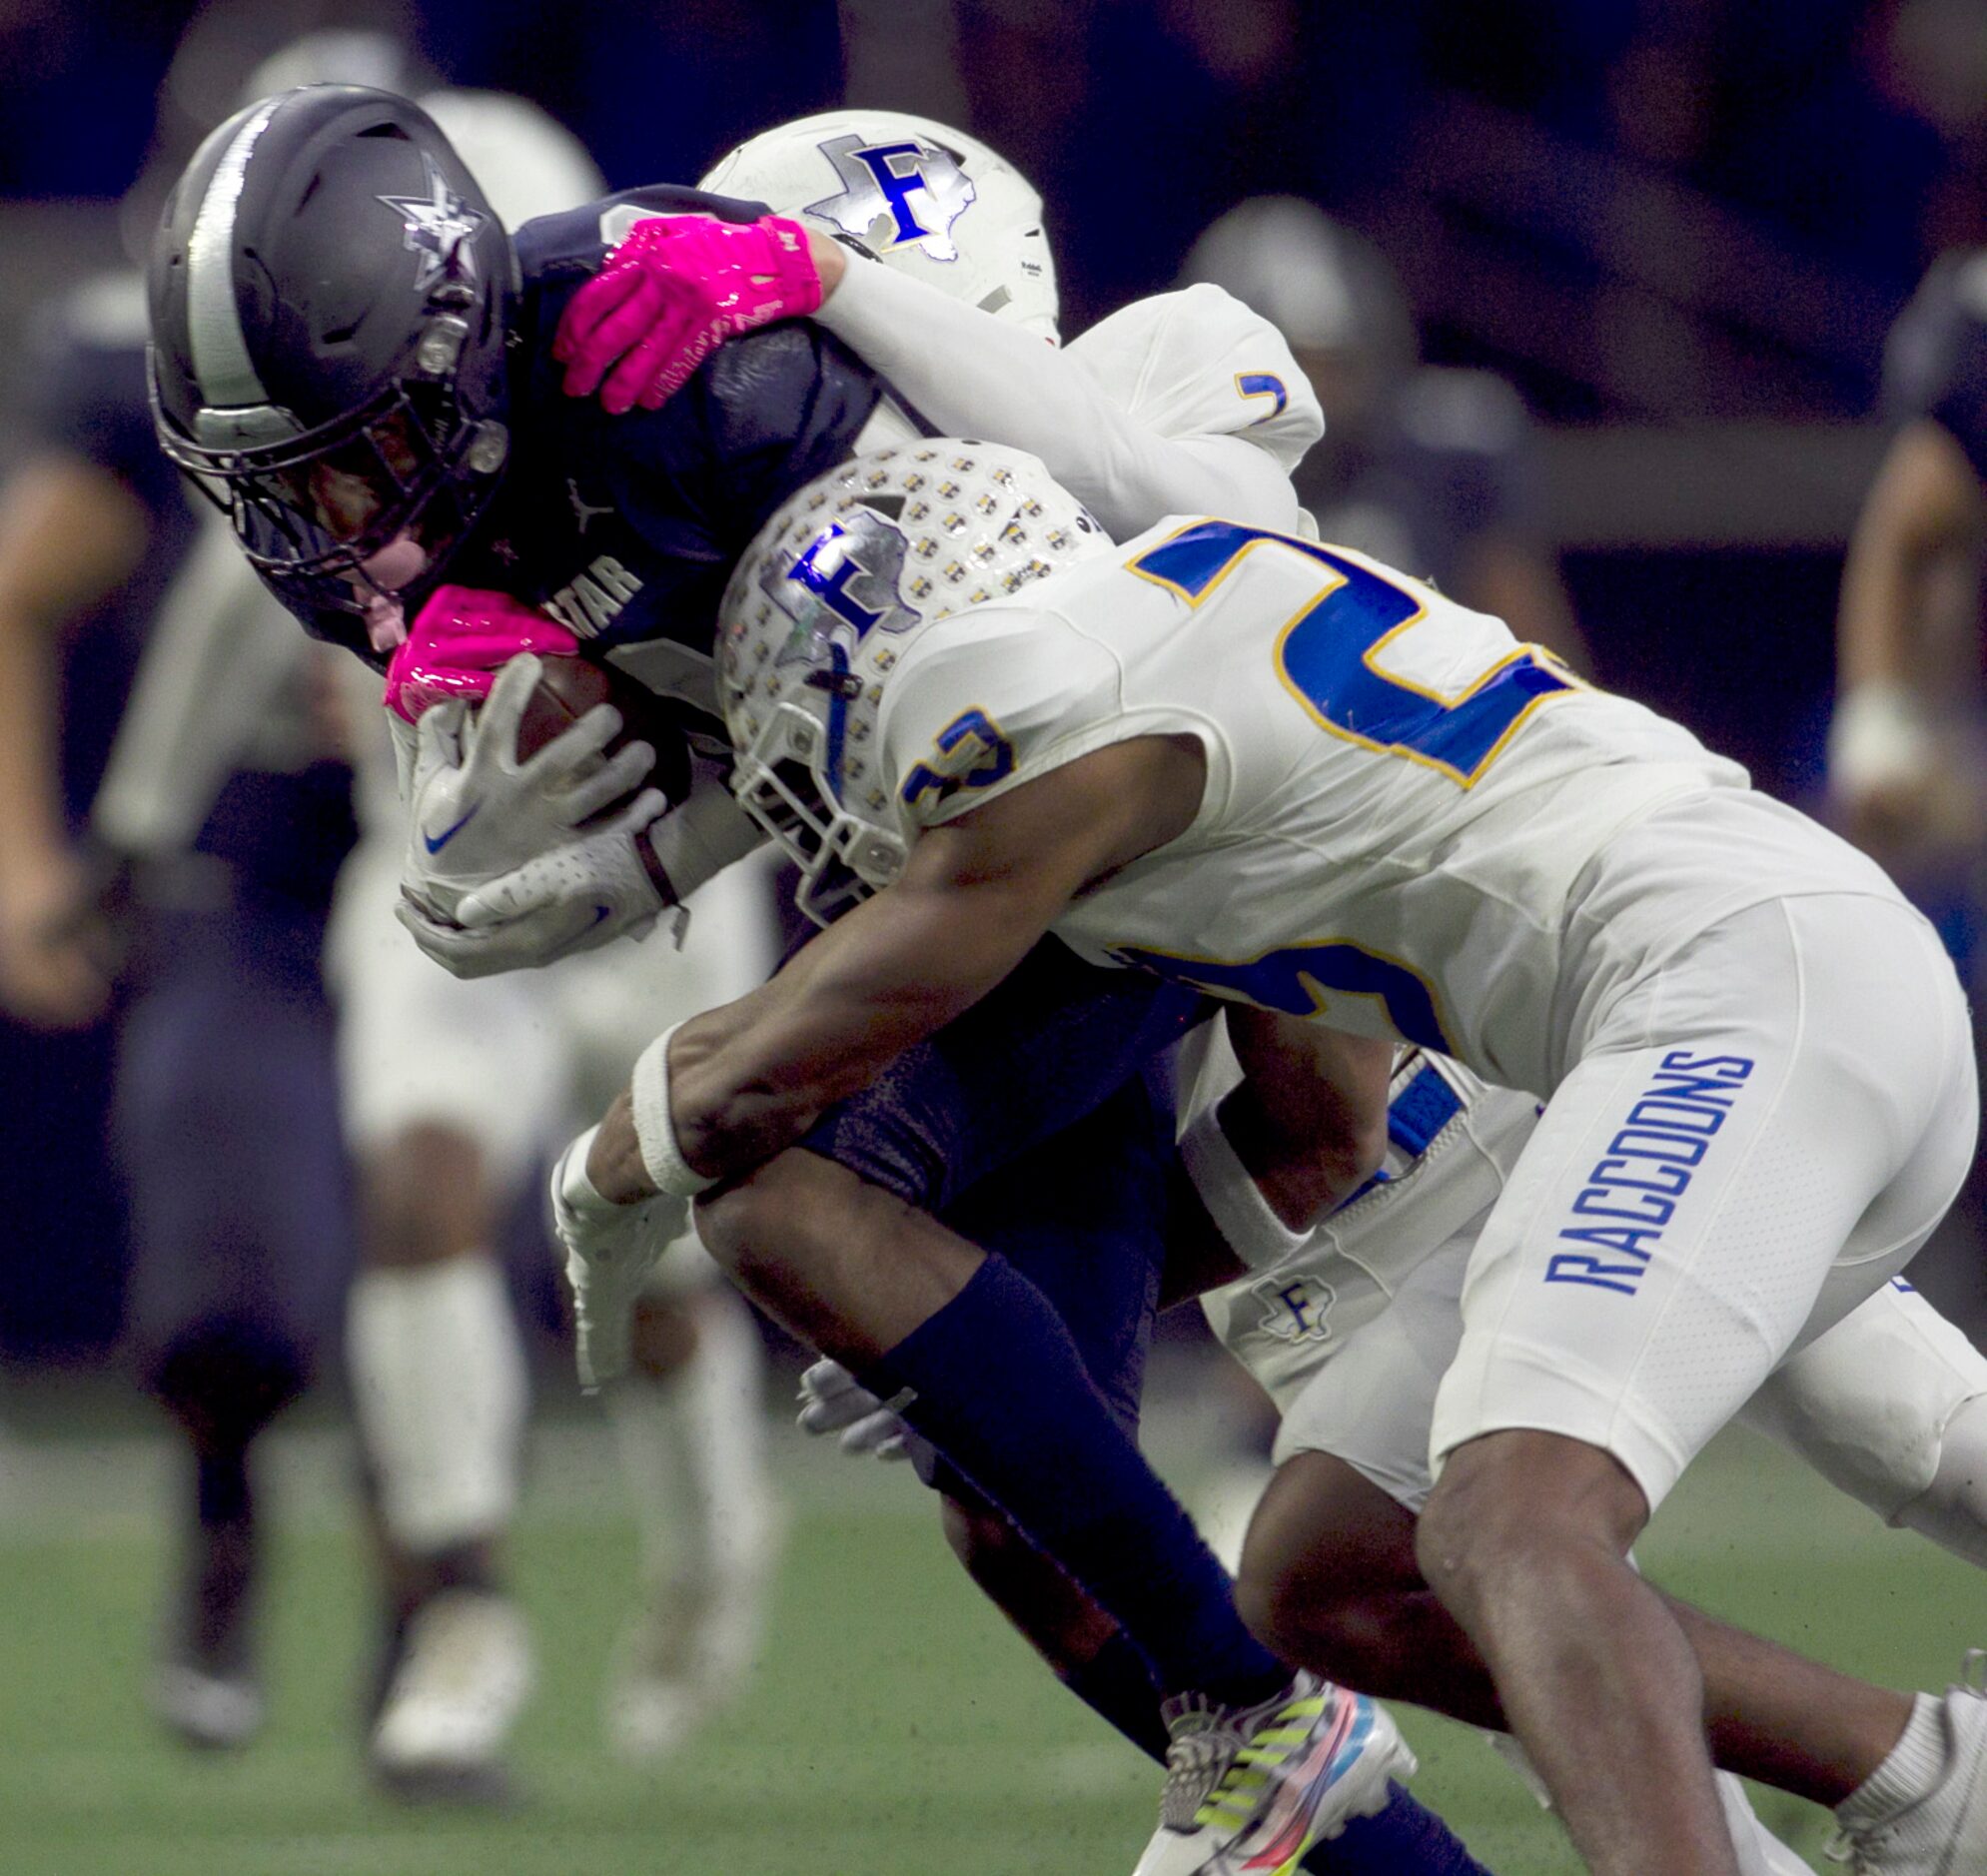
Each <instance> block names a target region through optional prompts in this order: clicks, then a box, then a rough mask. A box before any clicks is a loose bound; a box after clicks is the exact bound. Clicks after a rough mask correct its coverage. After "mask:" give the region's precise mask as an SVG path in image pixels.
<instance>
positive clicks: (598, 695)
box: [517, 654, 689, 815]
mask: <svg viewBox="0 0 1987 1876" xmlns="http://www.w3.org/2000/svg"><path fill="white" fill-rule="evenodd" d="M541 655H542V654H541ZM543 662H544V671H543V673H542V675H540V677H539V678H538V682H537V685H536V687H535V688H534V689H533V690H532V692H531V696H530V700H529V701H528V702H527V703H526V704H525V705H524V714H523V717H522V718H521V720H520V721H519V722H518V725H517V755H518V759H519V760H520V761H523V760H528V759H529V758H530V757H531V756H534V755H536V754H537V752H538V751H539V750H540V749H542V748H543V747H544V746H545V745H546V744H547V743H549V742H551V741H552V740H553V739H554V738H555V737H557V736H559V735H560V734H562V733H563V732H564V731H566V730H568V729H570V728H571V727H572V725H573V724H574V723H576V722H577V721H578V720H579V719H580V718H581V717H582V716H584V715H585V714H586V712H587V711H588V710H590V709H592V708H593V707H594V705H595V704H600V703H611V704H612V705H613V706H614V708H615V709H617V710H618V711H620V713H621V727H620V729H619V731H618V733H617V734H616V735H615V736H614V739H613V741H611V742H610V743H608V744H607V747H606V753H607V754H608V755H613V754H615V753H616V752H617V751H618V750H620V749H622V748H625V747H626V745H627V744H628V743H630V742H645V743H647V744H648V745H649V747H650V748H652V749H653V750H654V751H655V764H654V767H653V768H651V769H650V770H649V772H648V774H647V776H646V777H645V778H644V780H643V784H642V785H643V786H644V787H647V786H653V787H656V788H660V789H661V790H662V792H663V793H664V794H665V795H667V796H668V797H669V799H670V800H671V801H672V802H675V801H680V800H682V798H683V797H684V796H685V795H686V794H687V793H688V792H689V745H688V743H687V742H686V741H685V740H684V736H683V731H682V728H681V726H680V725H679V724H678V723H677V721H676V719H675V718H674V717H673V716H672V715H671V714H670V710H669V706H668V705H667V704H666V703H664V702H663V700H662V699H661V698H660V697H658V696H657V695H656V694H655V693H654V691H652V690H650V689H649V688H648V686H647V685H646V684H644V683H642V682H640V681H639V680H638V679H637V678H633V677H630V676H628V674H627V673H626V672H625V671H618V670H616V669H615V668H614V667H613V666H612V665H611V664H598V663H595V662H594V660H593V659H591V658H583V657H554V656H545V657H544V659H543ZM627 798H628V797H627V796H622V797H621V799H620V800H618V801H614V802H610V803H609V804H608V806H607V807H605V808H603V809H602V810H601V813H602V814H603V815H605V814H611V813H613V812H614V810H615V809H617V808H619V807H620V806H622V805H623V803H624V802H625V801H626V800H627Z"/></svg>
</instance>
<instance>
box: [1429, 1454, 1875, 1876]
mask: <svg viewBox="0 0 1987 1876" xmlns="http://www.w3.org/2000/svg"><path fill="white" fill-rule="evenodd" d="M1644 1517H1645V1510H1644V1507H1643V1503H1642V1498H1641V1493H1640V1491H1639V1489H1638V1488H1637V1487H1636V1486H1635V1485H1634V1484H1633V1482H1632V1481H1631V1480H1629V1479H1628V1477H1627V1475H1626V1473H1625V1472H1623V1471H1622V1470H1621V1469H1620V1467H1619V1466H1618V1465H1617V1464H1616V1462H1615V1461H1614V1460H1613V1459H1612V1458H1611V1457H1609V1456H1608V1455H1607V1454H1605V1453H1603V1452H1600V1451H1599V1450H1598V1449H1597V1448H1594V1447H1591V1446H1586V1445H1584V1444H1582V1443H1581V1442H1578V1441H1574V1440H1568V1439H1565V1438H1563V1437H1561V1436H1559V1435H1557V1434H1551V1433H1542V1432H1530V1431H1506V1432H1498V1433H1492V1434H1488V1435H1486V1436H1484V1437H1483V1438H1481V1439H1478V1440H1474V1441H1472V1442H1470V1444H1468V1445H1466V1446H1463V1447H1461V1448H1459V1449H1458V1450H1457V1451H1456V1452H1455V1453H1454V1454H1452V1456H1451V1459H1450V1463H1449V1468H1448V1470H1447V1471H1446V1472H1445V1474H1444V1476H1443V1479H1442V1480H1441V1482H1440V1483H1439V1484H1438V1486H1437V1488H1436V1491H1435V1493H1434V1495H1433V1496H1432V1498H1431V1500H1430V1504H1429V1509H1428V1511H1427V1512H1426V1513H1425V1514H1424V1517H1423V1519H1422V1522H1421V1527H1420V1530H1419V1532H1418V1536H1417V1551H1418V1555H1419V1557H1420V1560H1421V1563H1422V1566H1423V1569H1424V1572H1425V1573H1426V1574H1427V1576H1428V1578H1429V1581H1430V1582H1431V1584H1432V1585H1433V1587H1434V1588H1435V1589H1436V1591H1437V1593H1438V1594H1439V1595H1440V1596H1441V1597H1442V1599H1443V1601H1444V1603H1445V1604H1446V1606H1447V1607H1448V1608H1449V1609H1450V1610H1451V1612H1452V1613H1454V1614H1455V1615H1456V1617H1457V1619H1458V1621H1459V1623H1460V1624H1461V1626H1462V1627H1463V1628H1464V1630H1465V1631H1466V1632H1467V1633H1468V1634H1469V1635H1470V1636H1471V1638H1472V1639H1473V1640H1474V1641H1475V1642H1476V1643H1477V1645H1478V1647H1479V1649H1480V1651H1481V1653H1482V1655H1483V1657H1484V1659H1485V1661H1486V1662H1487V1663H1488V1666H1489V1670H1490V1676H1491V1679H1492V1681H1493V1683H1494V1685H1495V1687H1496V1689H1497V1693H1498V1697H1499V1702H1500V1704H1501V1706H1502V1708H1503V1710H1504V1713H1505V1715H1506V1716H1507V1718H1508V1721H1509V1723H1510V1728H1511V1730H1512V1731H1513V1732H1515V1733H1516V1735H1517V1737H1518V1738H1519V1739H1520V1740H1521V1741H1522V1742H1523V1744H1524V1746H1525V1748H1526V1750H1527V1751H1528V1752H1529V1753H1530V1754H1531V1756H1532V1758H1533V1761H1534V1763H1535V1764H1536V1765H1537V1767H1538V1769H1539V1771H1540V1773H1541V1775H1542V1776H1543V1777H1544V1779H1545V1781H1546V1783H1547V1785H1548V1786H1549V1787H1550V1788H1551V1790H1552V1793H1553V1797H1554V1799H1555V1801H1556V1802H1557V1804H1558V1806H1559V1809H1560V1812H1561V1815H1562V1817H1563V1818H1564V1820H1565V1823H1566V1827H1567V1829H1568V1831H1569V1832H1570V1833H1571V1835H1572V1837H1573V1840H1574V1842H1575V1844H1577V1845H1578V1846H1579V1848H1580V1850H1581V1852H1582V1854H1583V1855H1584V1856H1585V1857H1586V1858H1587V1860H1588V1861H1589V1863H1590V1864H1591V1865H1592V1867H1593V1868H1594V1869H1595V1870H1596V1871H1598V1872H1615V1871H1619V1872H1621V1876H1627V1873H1628V1872H1630V1871H1640V1872H1665V1873H1666V1872H1669V1871H1672V1870H1673V1871H1675V1872H1676V1873H1677V1876H1684V1873H1685V1872H1691V1871H1710V1870H1731V1869H1735V1868H1736V1865H1735V1864H1734V1863H1733V1862H1732V1861H1731V1857H1732V1852H1731V1849H1730V1844H1729V1839H1728V1837H1727V1836H1726V1833H1725V1826H1724V1819H1723V1815H1722V1811H1721V1807H1720V1804H1719V1801H1718V1798H1717V1794H1716V1791H1715V1788H1714V1786H1713V1784H1712V1781H1711V1777H1710V1765H1709V1761H1708V1758H1707V1757H1706V1755H1705V1750H1704V1743H1703V1742H1704V1726H1705V1721H1706V1717H1707V1714H1712V1713H1716V1714H1719V1715H1720V1716H1721V1717H1722V1716H1723V1715H1724V1713H1725V1712H1726V1711H1728V1709H1727V1702H1726V1697H1725V1696H1726V1693H1727V1689H1726V1688H1725V1687H1723V1686H1717V1687H1715V1688H1712V1689H1711V1690H1710V1691H1709V1693H1708V1695H1707V1683H1708V1679H1709V1677H1708V1675H1707V1674H1706V1673H1705V1671H1704V1670H1703V1669H1701V1668H1700V1666H1699V1662H1698V1656H1697V1651H1696V1648H1695V1647H1694V1646H1693V1643H1692V1636H1691V1635H1690V1634H1689V1633H1687V1632H1686V1630H1685V1626H1684V1624H1683V1623H1682V1622H1681V1621H1679V1619H1678V1617H1677V1614H1676V1612H1675V1611H1674V1610H1673V1609H1671V1608H1670V1607H1668V1606H1667V1605H1666V1604H1665V1603H1664V1601H1663V1599H1662V1597H1661V1596H1660V1595H1659V1593H1658V1592H1657V1591H1656V1590H1654V1589H1653V1588H1652V1587H1650V1586H1649V1585H1648V1584H1646V1583H1644V1582H1643V1581H1642V1579H1641V1578H1640V1577H1639V1576H1637V1575H1636V1574H1635V1572H1634V1570H1633V1569H1632V1567H1631V1566H1630V1565H1629V1563H1628V1562H1627V1550H1628V1546H1629V1544H1630V1543H1631V1542H1632V1540H1633V1538H1634V1536H1635V1534H1636V1533H1637V1532H1638V1531H1639V1529H1640V1527H1641V1525H1642V1522H1643V1521H1644ZM1710 1626H1711V1627H1713V1628H1714V1627H1715V1625H1710ZM1700 1632H1701V1633H1703V1635H1704V1639H1706V1640H1707V1641H1710V1642H1711V1644H1712V1652H1713V1654H1714V1655H1715V1656H1717V1657H1718V1666H1719V1667H1720V1669H1721V1670H1722V1674H1723V1675H1731V1676H1733V1677H1734V1678H1735V1679H1736V1680H1737V1681H1738V1682H1740V1683H1741V1684H1744V1685H1745V1686H1746V1688H1747V1706H1748V1709H1749V1711H1748V1714H1747V1718H1748V1720H1749V1721H1750V1724H1751V1728H1752V1730H1753V1733H1754V1740H1753V1751H1752V1753H1750V1754H1748V1756H1751V1757H1754V1759H1755V1764H1754V1765H1749V1766H1747V1767H1746V1768H1745V1769H1747V1770H1755V1769H1756V1770H1757V1772H1758V1773H1759V1774H1760V1775H1763V1776H1766V1777H1768V1778H1769V1779H1771V1780H1772V1782H1774V1783H1778V1784H1782V1785H1784V1786H1786V1787H1787V1788H1789V1789H1794V1790H1797V1791H1800V1792H1801V1794H1802V1795H1804V1796H1809V1797H1813V1798H1815V1799H1817V1800H1818V1801H1820V1802H1823V1803H1833V1802H1836V1801H1838V1800H1839V1799H1840V1798H1842V1797H1844V1796H1846V1795H1847V1794H1848V1792H1849V1791H1850V1790H1853V1789H1854V1788H1855V1787H1856V1786H1857V1785H1858V1784H1860V1783H1861V1782H1862V1781H1863V1779H1864V1778H1866V1777H1867V1776H1868V1774H1869V1773H1870V1772H1871V1771H1873V1770H1874V1769H1875V1768H1876V1766H1877V1765H1879V1764H1880V1763H1881V1762H1882V1761H1883V1759H1884V1758H1885V1756H1886V1755H1887V1754H1888V1753H1889V1752H1890V1750H1891V1748H1892V1747H1893V1746H1894V1745H1895V1744H1896V1743H1897V1741H1898V1739H1899V1737H1900V1736H1901V1735H1902V1733H1903V1731H1904V1728H1905V1725H1906V1724H1907V1722H1908V1721H1909V1719H1910V1717H1911V1701H1910V1700H1909V1699H1908V1698H1907V1697H1905V1696H1903V1695H1900V1694H1895V1693H1890V1692H1888V1691H1886V1690H1884V1689H1880V1688H1874V1687H1869V1686H1866V1685H1865V1684H1863V1683H1861V1682H1857V1681H1853V1680H1850V1679H1848V1678H1847V1677H1845V1676H1841V1675H1837V1674H1834V1673H1832V1672H1830V1671H1829V1670H1826V1669H1822V1668H1819V1667H1815V1666H1814V1665H1813V1664H1811V1663H1806V1662H1802V1661H1800V1660H1799V1659H1798V1658H1797V1657H1794V1656H1790V1655H1787V1654H1785V1653H1784V1651H1782V1650H1779V1649H1775V1648H1772V1647H1770V1646H1769V1645H1768V1644H1766V1643H1764V1642H1754V1641H1753V1640H1752V1639H1751V1638H1750V1637H1744V1636H1739V1635H1737V1634H1736V1633H1735V1631H1731V1630H1722V1629H1720V1630H1716V1634H1715V1639H1713V1637H1712V1635H1711V1633H1710V1632H1709V1631H1708V1630H1704V1631H1700ZM1623 1687H1633V1688H1634V1690H1635V1698H1634V1700H1633V1701H1632V1702H1624V1701H1622V1700H1620V1698H1619V1697H1618V1690H1619V1689H1620V1688H1623ZM1721 1730H1722V1728H1721ZM1803 1734H1805V1738H1804V1739H1801V1736H1802V1735H1803ZM1778 1737H1787V1738H1790V1739H1801V1744H1800V1745H1799V1746H1797V1747H1794V1748H1792V1749H1791V1750H1788V1751H1786V1752H1784V1753H1779V1752H1775V1751H1774V1750H1773V1748H1772V1746H1771V1745H1769V1744H1767V1743H1766V1742H1767V1741H1771V1740H1774V1739H1776V1738H1778ZM1727 1743H1729V1742H1727Z"/></svg>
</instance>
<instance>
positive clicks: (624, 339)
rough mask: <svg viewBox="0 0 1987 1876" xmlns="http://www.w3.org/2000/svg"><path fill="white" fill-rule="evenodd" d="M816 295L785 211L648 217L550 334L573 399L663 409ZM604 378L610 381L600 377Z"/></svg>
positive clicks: (617, 410) (811, 304) (802, 237)
mask: <svg viewBox="0 0 1987 1876" xmlns="http://www.w3.org/2000/svg"><path fill="white" fill-rule="evenodd" d="M820 304H821V277H820V275H819V274H817V273H816V272H815V269H814V259H813V256H812V255H811V254H809V252H808V250H807V232H806V230H805V229H803V228H802V227H801V226H800V224H799V223H798V222H790V221H788V220H786V219H785V218H784V217H783V216H778V215H763V216H761V217H760V218H759V219H758V220H757V221H756V222H724V221H719V220H718V219H717V218H716V217H715V216H709V215H674V216H650V217H649V218H648V219H646V220H644V221H639V222H636V223H635V225H634V226H633V227H632V228H631V229H629V230H628V233H627V239H626V240H625V241H623V242H622V243H621V244H620V246H619V247H617V248H616V249H614V251H613V252H612V253H611V254H609V255H608V256H607V259H606V261H605V262H604V263H603V265H602V266H601V268H600V271H599V272H598V273H597V274H595V275H594V276H593V278H592V279H591V280H589V281H588V282H587V283H586V284H585V285H584V286H583V287H581V288H580V289H579V291H578V292H577V293H575V294H574V295H573V296H572V298H571V300H570V301H569V302H568V303H567V305H566V309H565V312H564V314H563V316H562V317H561V318H560V320H559V323H558V331H557V332H556V333H555V334H554V335H553V337H552V357H553V358H555V359H557V360H558V361H559V362H560V363H561V364H563V365H564V366H565V368H566V371H565V382H564V387H563V388H564V391H565V394H566V396H567V397H570V398H584V397H588V396H590V395H591V394H592V393H593V392H594V391H595V390H596V389H597V390H598V391H599V393H600V403H601V405H602V407H603V408H604V409H606V410H607V411H609V412H611V413H612V414H613V415H615V416H619V415H620V414H621V413H622V412H624V411H628V410H632V409H633V407H634V406H635V405H637V404H638V405H640V406H641V407H642V409H643V410H646V411H656V410H660V409H661V407H662V406H663V405H664V404H665V403H666V402H667V401H668V400H669V399H670V398H671V397H673V396H674V395H675V394H676V393H677V392H678V391H680V390H681V389H682V388H683V386H684V385H686V384H688V383H689V381H690V379H691V377H692V376H693V375H694V374H695V372H696V370H697V368H698V366H700V365H701V364H702V363H703V362H704V360H705V359H707V358H709V357H710V355H711V354H712V353H713V352H715V351H716V350H717V348H718V347H719V346H720V345H722V344H723V343H724V341H725V340H727V339H735V338H736V337H737V336H738V335H739V334H740V333H748V332H751V331H752V330H753V329H754V328H755V327H759V326H764V325H766V324H768V323H769V322H771V321H773V320H784V319H798V318H800V317H802V316H803V315H805V314H808V313H812V312H815V311H816V310H818V308H819V307H820ZM603 381H604V382H603Z"/></svg>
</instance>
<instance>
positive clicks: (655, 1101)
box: [628, 1023, 717, 1199]
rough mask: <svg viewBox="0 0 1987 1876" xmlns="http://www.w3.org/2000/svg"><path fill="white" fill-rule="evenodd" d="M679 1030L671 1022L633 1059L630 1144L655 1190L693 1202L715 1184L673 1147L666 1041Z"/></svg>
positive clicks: (630, 1098) (674, 1131)
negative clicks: (632, 1125)
mask: <svg viewBox="0 0 1987 1876" xmlns="http://www.w3.org/2000/svg"><path fill="white" fill-rule="evenodd" d="M681 1027H682V1025H681V1024H680V1023H672V1024H670V1026H669V1027H668V1028H667V1029H665V1030H664V1031H663V1032H662V1033H661V1035H659V1036H657V1037H656V1038H655V1040H654V1041H653V1042H651V1043H650V1044H649V1045H648V1047H647V1048H645V1049H644V1050H642V1052H641V1054H640V1055H639V1056H637V1057H636V1058H635V1064H634V1077H633V1080H632V1081H631V1082H630V1084H629V1089H628V1093H629V1105H630V1106H631V1107H632V1109H633V1111H634V1144H635V1145H636V1147H638V1148H639V1149H640V1151H641V1164H642V1165H643V1167H645V1168H646V1169H647V1172H648V1177H649V1178H650V1179H652V1180H654V1182H655V1185H656V1189H657V1190H658V1191H661V1192H666V1193H668V1194H669V1195H670V1196H671V1197H672V1198H677V1199H694V1198H695V1197H696V1196H697V1194H698V1193H700V1192H707V1191H709V1189H710V1188H711V1187H712V1186H714V1185H716V1184H717V1181H716V1180H715V1179H708V1178H706V1177H705V1176H704V1175H703V1174H702V1173H699V1172H698V1171H697V1170H696V1168H695V1167H693V1166H692V1165H691V1164H690V1163H689V1161H688V1160H686V1159H684V1158H683V1152H682V1149H681V1148H680V1147H678V1146H677V1145H676V1127H675V1123H674V1122H673V1121H671V1120H670V1118H669V1038H670V1037H671V1036H673V1035H674V1034H675V1033H676V1031H677V1030H679V1029H680V1028H681Z"/></svg>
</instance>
